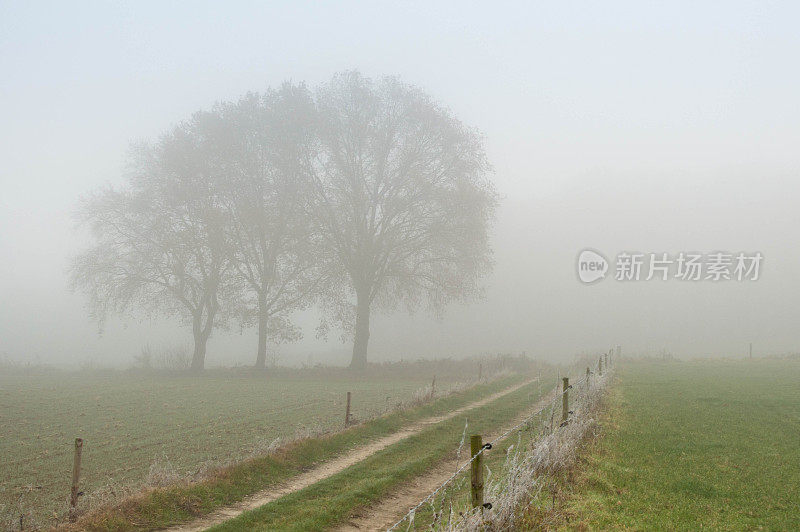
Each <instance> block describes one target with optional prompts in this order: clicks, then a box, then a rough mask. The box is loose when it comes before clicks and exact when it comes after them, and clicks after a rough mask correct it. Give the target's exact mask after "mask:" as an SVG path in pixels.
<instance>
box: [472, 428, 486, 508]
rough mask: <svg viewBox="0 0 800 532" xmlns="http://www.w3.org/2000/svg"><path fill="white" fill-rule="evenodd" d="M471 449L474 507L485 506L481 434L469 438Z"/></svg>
mask: <svg viewBox="0 0 800 532" xmlns="http://www.w3.org/2000/svg"><path fill="white" fill-rule="evenodd" d="M469 447H470V452H471V454H472V479H471V480H472V507H473V508H478V507H480V506H483V453H481V449H483V439H482V438H481V435H480V434H473V435H472V436H470V438H469Z"/></svg>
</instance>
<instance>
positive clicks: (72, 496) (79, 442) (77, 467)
mask: <svg viewBox="0 0 800 532" xmlns="http://www.w3.org/2000/svg"><path fill="white" fill-rule="evenodd" d="M82 450H83V439H81V438H75V456H74V457H73V459H72V487H71V488H70V491H69V520H70V521H74V520H75V518H76V516H77V514H76V507H77V506H78V481H79V480H80V478H81V451H82Z"/></svg>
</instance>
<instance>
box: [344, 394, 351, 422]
mask: <svg viewBox="0 0 800 532" xmlns="http://www.w3.org/2000/svg"><path fill="white" fill-rule="evenodd" d="M349 426H350V392H347V408H346V409H345V411H344V428H347V427H349Z"/></svg>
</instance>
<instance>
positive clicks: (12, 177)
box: [0, 2, 800, 365]
mask: <svg viewBox="0 0 800 532" xmlns="http://www.w3.org/2000/svg"><path fill="white" fill-rule="evenodd" d="M429 4H430V3H426V2H419V3H402V5H391V4H382V3H381V4H379V3H366V2H365V3H338V4H337V5H334V4H333V3H331V4H325V5H323V4H318V3H307V4H306V3H295V2H286V3H282V4H280V3H271V4H269V5H267V4H265V3H258V2H252V3H250V2H226V3H220V4H219V5H213V4H202V3H197V2H192V3H188V2H187V3H169V4H166V5H165V4H164V3H160V2H135V3H130V4H128V5H110V4H104V3H88V2H79V3H74V5H66V4H65V3H37V2H33V3H27V2H14V3H10V2H3V3H0V72H2V78H1V79H2V81H0V185H1V186H0V258H1V259H2V260H0V354H5V355H6V356H8V357H10V358H12V359H17V360H39V361H42V362H52V363H57V364H70V365H75V364H79V363H81V362H83V361H85V360H87V359H89V358H91V359H95V360H97V361H98V362H99V363H102V364H120V365H127V364H128V363H129V362H130V360H131V358H132V356H133V355H134V354H136V353H138V351H139V350H140V348H141V347H142V345H143V344H144V343H146V342H149V343H150V344H151V345H152V346H154V347H159V346H167V345H176V344H185V343H188V342H189V341H190V332H189V331H188V330H187V329H186V328H179V327H178V326H176V325H175V324H174V323H170V322H168V321H166V320H155V321H150V320H140V319H138V318H136V317H129V318H125V319H113V320H110V321H109V322H108V323H107V324H106V327H105V331H104V334H103V335H102V336H99V335H98V334H97V324H95V323H93V322H92V321H91V320H90V319H89V317H88V312H87V310H86V308H85V306H84V300H83V298H82V296H80V295H73V294H70V293H69V291H68V289H67V280H66V275H65V269H66V266H67V264H68V260H69V257H70V256H72V255H73V254H74V253H76V252H77V250H78V249H80V247H81V246H82V245H84V244H85V243H86V241H87V240H86V235H85V234H83V233H81V232H80V231H78V230H76V229H75V227H74V224H73V222H72V218H71V213H72V212H73V211H74V209H75V207H76V202H77V200H78V198H79V197H80V196H81V195H83V194H86V193H88V192H90V191H92V190H94V189H96V188H97V187H99V186H102V185H104V184H107V183H111V184H118V183H120V182H121V175H122V170H123V167H124V164H125V160H126V152H127V149H128V146H129V144H130V142H131V141H136V140H141V139H154V138H156V137H157V136H158V135H159V134H161V133H162V132H164V131H166V130H167V129H168V128H169V127H170V126H171V125H174V124H175V123H177V122H178V121H180V120H182V119H184V118H187V117H188V116H189V115H190V114H191V113H192V112H194V111H196V110H199V109H207V108H209V107H210V106H211V105H213V103H214V102H215V101H218V100H227V99H234V98H237V97H238V96H240V95H241V94H243V93H245V92H246V91H249V90H264V89H265V88H266V87H268V86H276V85H278V84H279V83H280V82H281V81H283V80H286V79H291V80H294V81H302V80H304V81H307V82H308V83H309V84H310V85H311V86H312V87H313V86H314V85H316V84H317V83H320V82H323V81H325V80H327V79H329V78H330V77H331V75H332V74H333V73H335V72H337V71H341V70H344V69H359V70H360V71H361V72H362V73H363V74H364V75H367V76H371V77H378V76H382V75H397V76H399V77H401V78H402V79H403V80H404V81H406V82H408V83H412V84H415V85H418V86H420V87H422V88H423V89H425V90H426V91H428V92H430V93H431V94H432V95H433V96H434V97H435V98H436V99H437V100H439V101H440V102H442V103H444V104H445V105H447V106H449V107H450V108H452V109H453V111H454V112H455V114H456V115H457V116H458V117H459V118H460V119H461V120H462V121H464V122H465V123H466V124H468V125H470V126H474V127H477V128H479V129H480V130H481V131H482V132H483V134H484V135H485V139H486V146H487V149H488V155H489V159H490V160H491V162H492V163H493V165H494V181H495V183H496V185H497V188H498V190H499V192H500V194H501V196H502V203H501V208H500V211H499V215H498V220H497V223H496V226H495V230H494V233H495V237H494V240H493V247H494V249H495V272H494V274H493V275H492V276H490V277H489V278H487V279H486V281H485V284H486V288H487V291H486V299H485V300H484V301H482V302H478V303H475V304H471V305H468V306H451V307H450V308H449V309H448V312H447V313H446V314H445V315H444V316H443V318H442V319H441V320H437V319H431V317H430V315H428V314H426V313H424V312H419V313H417V314H416V315H414V316H412V317H408V316H405V315H404V314H402V313H395V314H392V315H389V316H376V317H375V318H374V319H373V329H372V335H371V338H370V341H371V343H370V350H371V355H370V356H371V359H373V360H381V359H398V358H400V357H405V358H416V357H417V356H463V355H469V354H475V353H482V352H499V351H514V352H520V351H523V350H524V351H526V352H527V353H529V354H532V355H536V356H540V357H545V358H551V359H555V358H561V357H570V356H571V355H573V354H574V353H577V352H580V351H584V350H592V349H605V348H607V347H608V346H610V345H613V344H616V343H620V344H622V345H623V346H624V347H625V349H626V351H627V352H631V351H635V350H660V349H664V348H665V349H669V350H671V351H673V352H675V353H677V354H680V355H682V356H695V355H697V356H700V355H736V356H741V355H743V354H745V353H746V351H747V343H748V342H751V341H752V342H754V344H755V349H756V351H757V352H764V353H780V352H786V351H797V350H800V338H798V334H797V323H798V321H799V320H800V310H798V305H797V304H796V301H795V300H796V297H797V294H798V292H799V291H800V280H798V274H797V272H798V271H800V270H799V268H800V215H798V210H797V199H798V192H800V185H799V184H798V182H799V180H798V178H799V177H800V175H798V174H799V172H798V171H799V170H800V149H798V146H800V142H799V141H800V104H799V103H798V98H797V95H798V94H800V71H798V69H797V68H796V65H795V63H796V62H797V52H798V50H800V34H798V32H797V29H796V21H797V20H798V15H800V9H798V7H797V6H796V4H793V3H790V2H787V3H769V4H768V5H767V4H766V3H762V2H752V3H733V2H726V3H719V4H712V3H709V4H704V5H699V4H696V3H670V4H669V5H660V6H655V5H651V4H648V5H644V4H641V3H636V2H631V3H614V4H613V5H608V4H597V5H587V4H575V6H573V7H570V6H566V5H562V4H561V3H537V4H534V5H529V4H528V3H519V4H517V3H492V4H491V7H488V4H485V5H481V4H467V3H464V2H452V3H438V2H437V3H435V4H436V5H429ZM586 247H591V248H595V249H598V250H600V251H602V252H603V253H605V254H606V256H608V257H610V258H611V257H613V256H615V255H616V254H617V253H618V252H620V251H623V250H628V251H631V250H637V251H641V252H645V253H647V252H658V253H660V252H668V253H673V254H674V253H678V252H680V251H702V252H712V251H717V250H724V251H730V252H738V251H760V252H761V253H762V254H763V255H764V257H765V258H764V263H763V268H762V273H761V279H760V280H759V281H757V282H754V283H721V284H714V283H710V282H699V283H681V282H677V281H668V282H637V283H628V284H625V283H620V282H615V281H613V280H612V279H606V280H605V281H603V282H601V283H599V284H596V285H592V286H584V285H582V284H580V283H579V282H578V280H577V279H576V276H575V271H574V270H575V264H574V263H575V257H576V255H577V253H578V252H579V251H580V250H581V249H583V248H586ZM298 320H300V322H301V323H302V324H303V325H304V329H305V334H306V339H304V340H303V341H301V342H299V343H297V344H295V345H292V346H285V347H281V348H280V349H281V352H282V353H283V358H282V360H283V362H285V363H300V362H308V361H311V362H312V363H316V362H327V361H331V362H336V363H344V362H345V361H346V360H348V359H349V350H350V348H351V347H350V345H349V344H342V343H341V342H339V341H338V335H337V334H335V333H334V334H333V335H332V336H331V337H330V338H329V339H328V341H327V342H323V341H320V340H316V339H315V338H314V323H315V321H314V317H313V316H312V315H308V314H305V315H302V316H298ZM255 344H256V337H255V333H254V331H244V332H242V333H241V334H240V331H239V330H238V329H234V330H231V331H229V332H228V333H223V332H216V333H215V335H214V336H213V337H212V339H211V341H210V343H209V354H208V361H209V365H216V364H221V363H222V364H234V363H252V361H253V359H254V357H255Z"/></svg>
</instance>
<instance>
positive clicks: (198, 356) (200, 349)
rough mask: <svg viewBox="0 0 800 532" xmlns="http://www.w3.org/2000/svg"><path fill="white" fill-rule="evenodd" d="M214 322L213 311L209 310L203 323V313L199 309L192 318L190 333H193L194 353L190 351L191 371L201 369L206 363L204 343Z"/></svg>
mask: <svg viewBox="0 0 800 532" xmlns="http://www.w3.org/2000/svg"><path fill="white" fill-rule="evenodd" d="M213 323H214V312H212V311H209V316H208V319H207V320H206V323H205V325H204V324H203V313H202V311H200V312H199V313H198V314H197V315H195V316H194V318H193V320H192V334H193V335H194V353H192V371H198V372H199V371H203V369H204V368H205V364H206V344H208V338H209V337H210V336H211V328H212V325H213Z"/></svg>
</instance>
